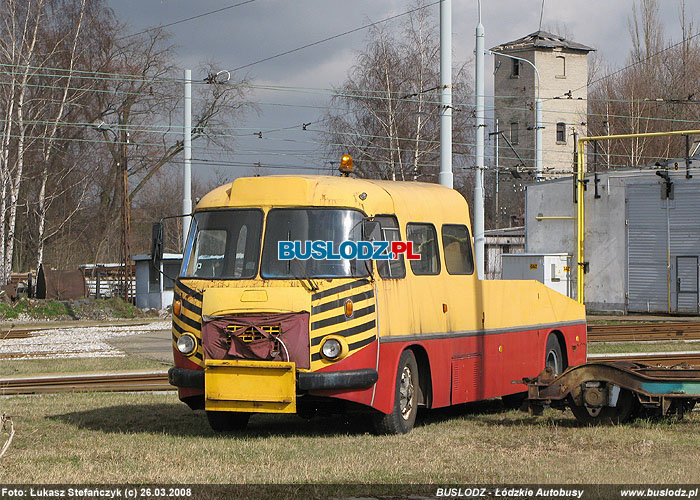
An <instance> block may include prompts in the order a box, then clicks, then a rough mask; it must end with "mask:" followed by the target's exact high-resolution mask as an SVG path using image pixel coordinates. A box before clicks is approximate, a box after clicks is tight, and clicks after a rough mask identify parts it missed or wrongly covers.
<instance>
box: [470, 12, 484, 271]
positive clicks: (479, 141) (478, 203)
mask: <svg viewBox="0 0 700 500" xmlns="http://www.w3.org/2000/svg"><path fill="white" fill-rule="evenodd" d="M474 80H475V81H476V148H475V149H476V176H475V177H476V179H475V182H474V221H473V224H472V228H473V230H474V257H475V260H476V270H477V276H478V277H479V279H480V280H483V279H484V126H485V123H484V25H483V24H481V1H479V24H477V26H476V75H475V78H474Z"/></svg>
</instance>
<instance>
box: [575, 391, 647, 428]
mask: <svg viewBox="0 0 700 500" xmlns="http://www.w3.org/2000/svg"><path fill="white" fill-rule="evenodd" d="M635 402H636V400H635V397H634V394H632V392H630V391H628V390H625V389H621V390H620V395H619V396H618V398H617V406H615V407H612V406H603V407H601V408H587V407H585V406H578V405H576V404H574V403H573V401H571V402H570V405H569V406H570V407H571V412H572V413H573V414H574V417H576V420H578V421H579V423H581V424H583V425H616V424H622V423H625V422H627V421H628V420H629V419H630V418H631V417H632V415H633V413H634V409H635Z"/></svg>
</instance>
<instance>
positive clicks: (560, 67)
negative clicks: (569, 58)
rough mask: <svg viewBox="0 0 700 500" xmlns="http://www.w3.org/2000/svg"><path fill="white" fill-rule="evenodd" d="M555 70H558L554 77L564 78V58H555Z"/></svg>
mask: <svg viewBox="0 0 700 500" xmlns="http://www.w3.org/2000/svg"><path fill="white" fill-rule="evenodd" d="M557 69H558V70H559V73H557V75H556V77H557V78H566V57H564V56H557Z"/></svg>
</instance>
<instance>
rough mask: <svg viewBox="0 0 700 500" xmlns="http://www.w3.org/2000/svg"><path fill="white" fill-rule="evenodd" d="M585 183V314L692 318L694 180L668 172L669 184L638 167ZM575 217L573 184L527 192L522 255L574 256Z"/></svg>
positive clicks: (698, 226)
mask: <svg viewBox="0 0 700 500" xmlns="http://www.w3.org/2000/svg"><path fill="white" fill-rule="evenodd" d="M693 163H695V164H696V165H693V166H697V164H700V161H698V160H693ZM658 172H659V173H660V174H664V173H665V172H666V171H665V170H659V171H658ZM587 179H588V180H589V182H588V188H587V191H586V192H585V204H586V206H585V212H586V232H585V261H587V262H588V263H589V272H588V273H587V274H586V275H585V302H586V305H587V306H588V308H589V310H593V311H617V312H658V313H669V312H671V313H684V314H697V313H698V307H699V306H698V304H699V302H700V297H699V295H698V263H699V259H700V221H699V216H700V174H696V175H694V176H692V177H691V178H687V177H686V172H685V169H681V170H678V171H676V170H673V169H672V170H670V171H668V181H667V180H665V179H664V178H663V177H662V176H660V175H658V174H657V171H654V170H650V169H648V168H644V169H629V170H625V171H615V172H610V173H606V174H599V175H598V182H597V183H596V182H595V177H594V176H593V175H588V176H587ZM574 215H575V205H574V204H573V181H572V179H571V178H569V179H559V180H552V181H545V182H540V183H537V184H530V185H528V186H527V192H526V217H525V219H526V220H525V251H526V252H528V253H554V252H565V253H570V254H571V255H574V256H575V255H576V251H575V249H576V219H575V218H574ZM574 279H575V273H574ZM574 289H575V285H574Z"/></svg>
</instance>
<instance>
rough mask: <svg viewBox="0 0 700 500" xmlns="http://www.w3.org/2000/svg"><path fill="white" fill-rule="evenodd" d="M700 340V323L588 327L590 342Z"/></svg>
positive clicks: (671, 322)
mask: <svg viewBox="0 0 700 500" xmlns="http://www.w3.org/2000/svg"><path fill="white" fill-rule="evenodd" d="M664 340H700V322H690V321H664V322H651V323H628V324H611V325H588V341H589V342H650V341H664Z"/></svg>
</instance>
